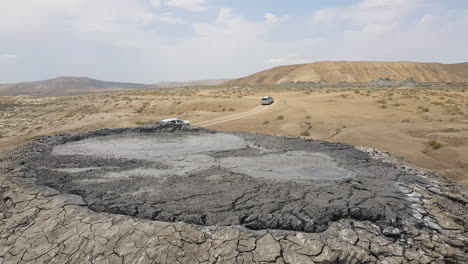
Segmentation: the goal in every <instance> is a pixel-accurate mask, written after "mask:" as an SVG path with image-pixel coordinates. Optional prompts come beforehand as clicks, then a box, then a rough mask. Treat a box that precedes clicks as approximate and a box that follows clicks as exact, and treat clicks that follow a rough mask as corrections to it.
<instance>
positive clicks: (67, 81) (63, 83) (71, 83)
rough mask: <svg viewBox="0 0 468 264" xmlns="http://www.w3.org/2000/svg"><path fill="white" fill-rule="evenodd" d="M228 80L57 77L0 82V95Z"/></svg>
mask: <svg viewBox="0 0 468 264" xmlns="http://www.w3.org/2000/svg"><path fill="white" fill-rule="evenodd" d="M225 81H228V80H226V79H222V80H201V81H188V82H160V83H155V84H139V83H119V82H106V81H99V80H94V79H91V78H88V77H69V76H64V77H57V78H54V79H50V80H45V81H34V82H23V83H15V84H0V96H16V95H31V96H63V95H82V94H92V93H102V92H113V91H125V90H136V89H158V88H175V87H184V86H197V85H216V84H220V83H223V82H225Z"/></svg>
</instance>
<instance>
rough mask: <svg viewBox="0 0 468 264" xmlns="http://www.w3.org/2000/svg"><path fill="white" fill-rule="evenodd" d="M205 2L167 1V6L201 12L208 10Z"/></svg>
mask: <svg viewBox="0 0 468 264" xmlns="http://www.w3.org/2000/svg"><path fill="white" fill-rule="evenodd" d="M205 2H206V0H169V1H168V2H167V5H168V6H171V7H176V8H182V9H186V10H188V11H190V12H202V11H206V10H208V8H207V7H206V6H205Z"/></svg>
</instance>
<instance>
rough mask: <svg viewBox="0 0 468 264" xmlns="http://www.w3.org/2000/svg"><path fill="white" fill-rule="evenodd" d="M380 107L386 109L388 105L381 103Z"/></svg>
mask: <svg viewBox="0 0 468 264" xmlns="http://www.w3.org/2000/svg"><path fill="white" fill-rule="evenodd" d="M380 108H382V109H387V108H388V106H387V105H382V106H381V107H380Z"/></svg>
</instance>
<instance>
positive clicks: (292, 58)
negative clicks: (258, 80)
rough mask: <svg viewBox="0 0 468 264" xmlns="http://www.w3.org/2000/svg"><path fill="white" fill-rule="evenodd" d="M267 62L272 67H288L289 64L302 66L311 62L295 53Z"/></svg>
mask: <svg viewBox="0 0 468 264" xmlns="http://www.w3.org/2000/svg"><path fill="white" fill-rule="evenodd" d="M267 62H268V64H271V65H272V66H280V65H288V64H302V63H307V62H310V60H307V59H305V58H302V57H299V56H298V55H297V54H295V53H289V54H287V55H286V56H284V57H279V58H271V59H268V60H267Z"/></svg>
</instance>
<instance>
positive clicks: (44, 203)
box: [0, 125, 468, 263]
mask: <svg viewBox="0 0 468 264" xmlns="http://www.w3.org/2000/svg"><path fill="white" fill-rule="evenodd" d="M210 139H215V140H211V141H210ZM181 142H182V143H184V144H182V147H181V144H180V143H181ZM187 142H188V143H187ZM135 146H137V148H135ZM162 146H163V147H162ZM184 146H185V148H184ZM196 146H198V147H196ZM0 177H1V181H0V182H1V183H0V197H1V200H0V226H1V227H0V263H2V262H4V263H20V262H22V263H34V262H36V263H43V262H47V261H52V262H54V263H64V262H74V263H119V262H123V263H133V262H134V261H135V262H139V263H175V262H182V263H215V262H220V263H229V262H232V263H236V262H237V263H268V262H273V263H274V262H276V263H336V262H341V263H466V262H468V258H467V257H466V253H467V252H466V251H467V241H468V235H467V232H466V227H467V222H468V221H467V220H468V216H467V207H468V205H467V200H468V199H467V195H468V191H467V188H466V187H463V186H460V185H457V184H454V183H451V182H448V181H446V180H444V179H442V178H440V177H438V176H436V175H433V174H431V173H427V172H424V171H422V170H419V169H417V168H414V167H412V166H410V165H408V164H405V163H404V162H401V161H399V160H396V159H394V158H392V157H391V156H388V155H386V154H384V153H380V152H378V151H375V150H372V149H364V148H361V149H358V148H355V147H352V146H348V145H343V144H335V143H330V142H320V141H310V140H309V141H306V140H301V139H295V138H278V137H272V136H263V135H256V134H248V133H219V132H218V133H215V132H213V131H206V130H203V129H198V128H188V127H174V126H162V125H155V126H149V127H140V128H133V129H114V130H102V131H96V132H88V133H83V134H78V135H61V136H55V137H48V138H43V139H39V140H38V141H36V142H34V143H32V144H30V145H28V146H25V147H22V148H20V149H18V150H17V151H15V152H13V153H11V155H10V156H9V157H8V158H5V159H4V160H3V161H2V162H1V163H0ZM46 186H48V187H46ZM90 209H91V210H92V211H91V210H90ZM174 222H177V223H174Z"/></svg>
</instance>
